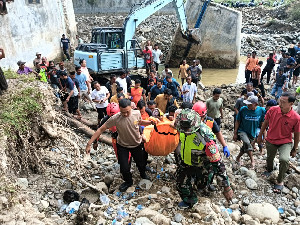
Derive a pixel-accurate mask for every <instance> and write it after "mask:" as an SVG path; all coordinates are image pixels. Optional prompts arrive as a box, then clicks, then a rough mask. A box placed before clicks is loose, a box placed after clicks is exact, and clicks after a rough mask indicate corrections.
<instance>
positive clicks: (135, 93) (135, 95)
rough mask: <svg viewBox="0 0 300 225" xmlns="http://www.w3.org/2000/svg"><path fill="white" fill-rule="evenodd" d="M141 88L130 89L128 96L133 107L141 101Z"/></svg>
mask: <svg viewBox="0 0 300 225" xmlns="http://www.w3.org/2000/svg"><path fill="white" fill-rule="evenodd" d="M143 90H144V89H143V88H141V87H139V88H135V87H131V89H130V95H131V97H132V99H131V101H132V102H134V103H135V105H137V103H138V101H139V100H141V98H142V95H143Z"/></svg>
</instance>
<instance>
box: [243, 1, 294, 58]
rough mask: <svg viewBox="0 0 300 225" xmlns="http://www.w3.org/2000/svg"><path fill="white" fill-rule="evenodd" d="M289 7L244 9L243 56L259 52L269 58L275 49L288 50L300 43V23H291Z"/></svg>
mask: <svg viewBox="0 0 300 225" xmlns="http://www.w3.org/2000/svg"><path fill="white" fill-rule="evenodd" d="M287 10H288V9H287V7H284V6H282V7H279V8H276V9H274V8H271V9H270V8H266V7H255V8H242V9H241V11H242V13H243V27H242V43H241V47H242V48H241V55H247V53H249V52H252V51H254V50H255V51H257V53H258V55H259V56H262V57H267V56H268V54H269V53H270V52H272V51H273V49H276V50H278V49H281V48H284V49H287V48H288V47H289V46H290V45H291V44H297V43H298V42H299V41H300V24H299V21H289V20H288V13H287Z"/></svg>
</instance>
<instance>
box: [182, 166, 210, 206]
mask: <svg viewBox="0 0 300 225" xmlns="http://www.w3.org/2000/svg"><path fill="white" fill-rule="evenodd" d="M177 165H178V166H177V170H176V188H177V191H178V192H179V195H180V197H181V199H182V200H183V201H184V202H185V203H187V204H189V205H190V206H193V205H194V204H196V203H197V202H198V198H197V193H196V192H197V190H196V188H205V187H206V185H207V183H208V182H209V181H208V178H209V173H208V171H207V170H206V169H204V168H203V167H197V166H189V165H186V164H184V163H182V162H181V163H178V164H177Z"/></svg>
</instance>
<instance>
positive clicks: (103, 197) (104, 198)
mask: <svg viewBox="0 0 300 225" xmlns="http://www.w3.org/2000/svg"><path fill="white" fill-rule="evenodd" d="M100 201H101V203H102V204H103V205H108V204H109V201H110V200H109V198H108V197H107V195H100Z"/></svg>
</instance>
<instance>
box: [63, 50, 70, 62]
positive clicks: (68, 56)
mask: <svg viewBox="0 0 300 225" xmlns="http://www.w3.org/2000/svg"><path fill="white" fill-rule="evenodd" d="M64 54H65V55H66V56H67V59H68V60H70V55H69V50H68V49H64Z"/></svg>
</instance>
